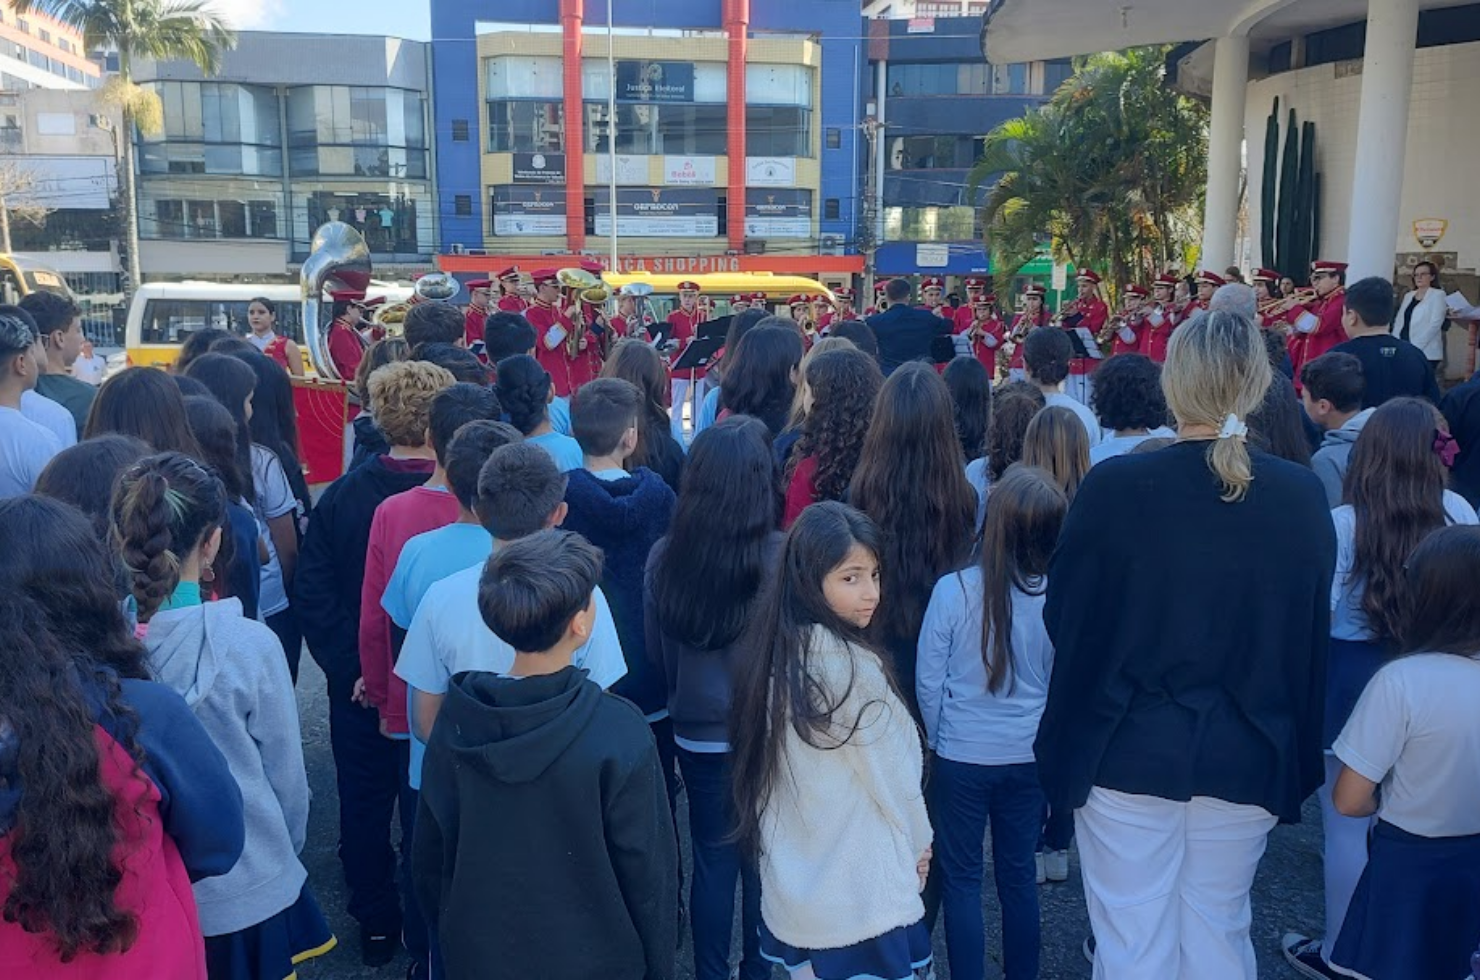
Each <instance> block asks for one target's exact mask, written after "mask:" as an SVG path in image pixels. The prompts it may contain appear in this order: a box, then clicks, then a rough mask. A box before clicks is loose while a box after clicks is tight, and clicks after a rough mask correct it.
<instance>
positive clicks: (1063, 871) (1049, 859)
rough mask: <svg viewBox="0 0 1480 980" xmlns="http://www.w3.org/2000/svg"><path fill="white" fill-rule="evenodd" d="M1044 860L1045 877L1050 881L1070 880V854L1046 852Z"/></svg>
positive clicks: (1043, 855) (1066, 852)
mask: <svg viewBox="0 0 1480 980" xmlns="http://www.w3.org/2000/svg"><path fill="white" fill-rule="evenodd" d="M1041 857H1042V858H1043V870H1044V876H1045V877H1047V878H1048V880H1049V881H1068V880H1069V852H1068V851H1044V852H1043V854H1042V855H1041Z"/></svg>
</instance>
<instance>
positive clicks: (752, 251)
mask: <svg viewBox="0 0 1480 980" xmlns="http://www.w3.org/2000/svg"><path fill="white" fill-rule="evenodd" d="M745 254H746V255H765V254H766V241H765V239H763V238H747V239H745Z"/></svg>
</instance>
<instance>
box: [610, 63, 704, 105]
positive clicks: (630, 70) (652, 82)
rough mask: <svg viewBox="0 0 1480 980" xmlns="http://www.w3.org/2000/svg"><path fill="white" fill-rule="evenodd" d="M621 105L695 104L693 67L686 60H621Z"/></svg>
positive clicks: (619, 94) (619, 96)
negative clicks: (643, 103) (650, 103)
mask: <svg viewBox="0 0 1480 980" xmlns="http://www.w3.org/2000/svg"><path fill="white" fill-rule="evenodd" d="M617 101H618V102H693V101H694V65H693V63H692V62H687V61H618V62H617Z"/></svg>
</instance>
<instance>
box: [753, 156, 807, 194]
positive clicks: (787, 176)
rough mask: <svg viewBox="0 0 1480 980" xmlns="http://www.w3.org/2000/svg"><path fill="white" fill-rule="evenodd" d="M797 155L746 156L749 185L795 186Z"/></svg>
mask: <svg viewBox="0 0 1480 980" xmlns="http://www.w3.org/2000/svg"><path fill="white" fill-rule="evenodd" d="M796 183H797V161H796V157H746V158H745V184H746V186H747V187H795V186H796Z"/></svg>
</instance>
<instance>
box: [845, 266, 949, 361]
mask: <svg viewBox="0 0 1480 980" xmlns="http://www.w3.org/2000/svg"><path fill="white" fill-rule="evenodd" d="M884 295H885V296H887V297H888V299H889V309H887V310H885V311H884V312H883V313H875V314H874V315H873V316H871V317H869V318H868V320H867V321H866V322H867V323H868V325H869V326H870V327H872V328H873V330H874V333H875V334H876V335H877V336H878V338H879V368H880V369H881V370H882V371H883V372H884V374H885V375H886V376H887V375H890V374H893V373H894V369H895V368H897V367H899V366H900V365H901V364H905V363H907V362H909V361H929V360H931V356H930V342H931V341H932V340H933V339H934V338H936V337H948V336H950V334H951V326H952V324H951V321H950V320H947V319H946V318H945V317H942V316H939V315H937V314H935V313H931V312H930V311H929V310H923V309H918V308H916V307H914V306H911V305H910V284H909V280H907V279H891V280H889V284H888V285H887V286H885V287H884Z"/></svg>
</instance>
